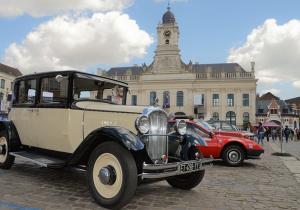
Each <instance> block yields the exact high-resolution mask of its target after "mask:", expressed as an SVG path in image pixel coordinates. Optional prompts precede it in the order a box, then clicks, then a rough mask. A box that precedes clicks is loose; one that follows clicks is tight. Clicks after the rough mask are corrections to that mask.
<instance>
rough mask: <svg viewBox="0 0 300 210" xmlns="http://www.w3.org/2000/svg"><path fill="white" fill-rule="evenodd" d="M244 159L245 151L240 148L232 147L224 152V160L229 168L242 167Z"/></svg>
mask: <svg viewBox="0 0 300 210" xmlns="http://www.w3.org/2000/svg"><path fill="white" fill-rule="evenodd" d="M244 159H245V154H244V150H243V148H241V147H240V146H237V145H230V146H228V147H226V148H225V150H224V152H223V160H224V161H225V162H226V164H227V165H228V166H240V165H241V164H243V162H244Z"/></svg>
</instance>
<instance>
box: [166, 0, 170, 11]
mask: <svg viewBox="0 0 300 210" xmlns="http://www.w3.org/2000/svg"><path fill="white" fill-rule="evenodd" d="M167 9H168V10H170V9H171V7H170V0H169V1H168V7H167Z"/></svg>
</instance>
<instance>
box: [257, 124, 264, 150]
mask: <svg viewBox="0 0 300 210" xmlns="http://www.w3.org/2000/svg"><path fill="white" fill-rule="evenodd" d="M264 133H265V129H264V127H263V126H262V124H261V122H259V123H258V128H257V136H258V142H257V143H258V144H259V143H260V142H261V144H262V145H263V144H264Z"/></svg>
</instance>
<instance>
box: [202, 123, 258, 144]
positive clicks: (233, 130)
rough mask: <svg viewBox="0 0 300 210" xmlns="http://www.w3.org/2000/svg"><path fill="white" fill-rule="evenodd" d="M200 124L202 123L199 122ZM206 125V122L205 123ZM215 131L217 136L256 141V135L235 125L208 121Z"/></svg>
mask: <svg viewBox="0 0 300 210" xmlns="http://www.w3.org/2000/svg"><path fill="white" fill-rule="evenodd" d="M199 122H200V123H202V122H201V121H200V120H199ZM204 123H205V122H204ZM207 123H208V124H209V125H210V126H211V127H212V128H213V129H214V132H215V134H220V135H223V136H234V137H239V138H246V139H251V140H255V137H256V135H255V134H254V133H251V132H248V131H241V130H239V129H238V128H237V127H236V126H235V125H232V124H230V123H229V122H227V121H219V120H217V121H208V122H207Z"/></svg>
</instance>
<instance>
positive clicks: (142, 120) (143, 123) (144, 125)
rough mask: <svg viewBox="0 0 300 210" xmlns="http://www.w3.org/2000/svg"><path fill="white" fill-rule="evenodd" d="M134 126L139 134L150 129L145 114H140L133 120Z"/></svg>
mask: <svg viewBox="0 0 300 210" xmlns="http://www.w3.org/2000/svg"><path fill="white" fill-rule="evenodd" d="M135 126H136V128H137V130H138V131H139V132H140V133H141V134H146V133H148V132H149V130H150V121H149V119H148V117H146V116H140V117H138V118H137V119H136V121H135Z"/></svg>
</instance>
